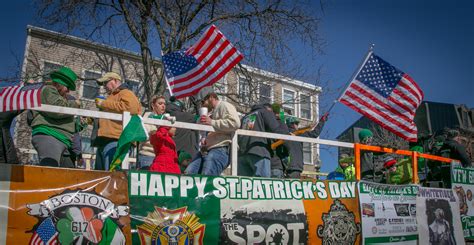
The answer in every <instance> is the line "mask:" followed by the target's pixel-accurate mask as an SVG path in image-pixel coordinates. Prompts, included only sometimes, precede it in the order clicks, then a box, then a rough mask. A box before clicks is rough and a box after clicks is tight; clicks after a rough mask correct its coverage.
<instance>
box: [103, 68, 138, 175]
mask: <svg viewBox="0 0 474 245" xmlns="http://www.w3.org/2000/svg"><path fill="white" fill-rule="evenodd" d="M97 83H99V85H103V86H104V87H105V90H106V91H107V94H108V97H107V99H105V100H102V99H96V101H95V102H96V106H97V107H98V108H99V109H100V110H102V111H105V112H113V113H123V112H124V111H128V112H130V114H132V115H141V113H142V109H141V106H140V102H139V100H138V98H137V96H136V95H135V94H134V93H133V92H132V91H131V90H129V89H128V86H127V84H126V83H122V78H121V77H120V75H119V74H117V73H114V72H108V73H106V74H105V75H104V76H103V77H101V78H99V79H97ZM120 134H122V122H121V121H112V120H109V119H100V120H99V130H98V133H97V145H98V148H97V154H96V162H95V167H94V168H95V169H96V170H109V165H110V162H111V161H112V160H113V159H112V158H113V157H114V154H115V151H116V149H117V142H118V139H119V138H120Z"/></svg>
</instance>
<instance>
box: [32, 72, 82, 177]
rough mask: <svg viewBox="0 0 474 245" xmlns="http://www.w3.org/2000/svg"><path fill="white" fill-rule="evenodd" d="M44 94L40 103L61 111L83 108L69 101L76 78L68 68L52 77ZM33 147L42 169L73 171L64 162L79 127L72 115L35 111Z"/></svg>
mask: <svg viewBox="0 0 474 245" xmlns="http://www.w3.org/2000/svg"><path fill="white" fill-rule="evenodd" d="M50 77H51V81H47V82H46V83H45V85H44V87H43V88H42V90H41V103H43V104H48V105H55V106H62V107H74V108H78V107H80V102H79V101H78V100H72V101H71V100H67V95H68V94H69V91H75V90H76V83H75V82H76V80H77V75H76V74H75V73H74V72H73V71H72V70H71V69H70V68H69V67H61V68H60V69H59V70H56V71H53V72H52V73H51V74H50ZM31 127H32V128H33V130H32V135H33V137H32V140H31V142H32V144H33V147H35V149H36V151H37V152H38V158H39V165H41V166H52V167H67V168H73V167H74V166H73V165H70V164H68V163H67V162H66V161H62V160H61V157H62V155H63V153H64V152H65V151H67V150H68V149H69V148H71V145H72V135H73V134H74V133H75V129H76V124H75V120H74V116H73V115H66V114H60V113H53V112H39V111H33V119H32V121H31Z"/></svg>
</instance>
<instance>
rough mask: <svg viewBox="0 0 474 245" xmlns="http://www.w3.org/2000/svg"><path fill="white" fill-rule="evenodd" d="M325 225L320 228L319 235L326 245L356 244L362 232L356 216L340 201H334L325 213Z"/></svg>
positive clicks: (323, 217)
mask: <svg viewBox="0 0 474 245" xmlns="http://www.w3.org/2000/svg"><path fill="white" fill-rule="evenodd" d="M322 219H323V225H320V226H318V230H317V235H318V236H319V237H320V238H322V239H323V244H324V245H330V244H343V245H349V244H354V243H355V241H356V238H357V235H358V234H360V232H361V226H360V223H356V221H355V215H354V213H353V212H349V210H347V207H346V206H345V205H344V204H342V203H341V201H339V200H334V202H333V203H332V204H331V208H330V210H329V212H328V213H323V216H322Z"/></svg>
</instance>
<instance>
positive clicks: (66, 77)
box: [49, 66, 77, 91]
mask: <svg viewBox="0 0 474 245" xmlns="http://www.w3.org/2000/svg"><path fill="white" fill-rule="evenodd" d="M49 76H50V77H51V80H52V81H53V82H55V83H59V84H61V85H63V86H65V87H66V88H68V89H69V90H71V91H75V90H76V80H77V75H76V73H74V72H73V71H72V70H71V68H69V67H66V66H63V67H61V68H60V69H59V70H56V71H53V72H51V74H49Z"/></svg>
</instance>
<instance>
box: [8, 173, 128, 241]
mask: <svg viewBox="0 0 474 245" xmlns="http://www.w3.org/2000/svg"><path fill="white" fill-rule="evenodd" d="M0 220H1V222H0V244H59V243H60V244H126V243H128V244H129V243H130V241H131V237H130V218H129V207H128V196H127V179H126V175H125V174H124V173H121V172H113V173H108V172H98V171H83V170H76V169H60V168H49V167H35V166H17V165H8V164H0Z"/></svg>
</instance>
